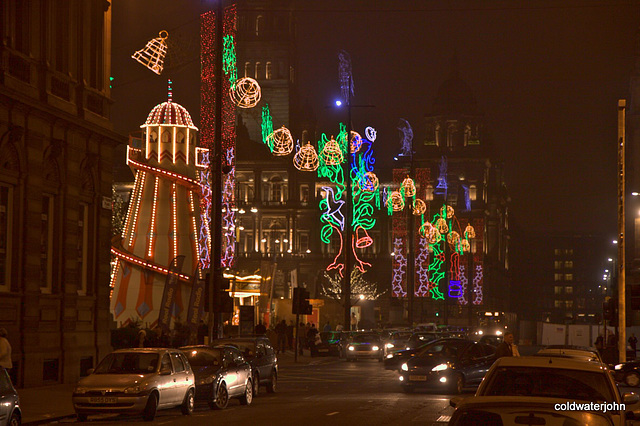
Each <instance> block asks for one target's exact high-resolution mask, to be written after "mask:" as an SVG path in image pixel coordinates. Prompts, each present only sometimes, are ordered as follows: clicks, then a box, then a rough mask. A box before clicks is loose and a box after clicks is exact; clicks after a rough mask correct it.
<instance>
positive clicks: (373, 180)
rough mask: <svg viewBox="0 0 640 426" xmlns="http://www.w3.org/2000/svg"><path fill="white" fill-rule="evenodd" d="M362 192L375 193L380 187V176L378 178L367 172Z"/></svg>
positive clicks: (363, 179)
mask: <svg viewBox="0 0 640 426" xmlns="http://www.w3.org/2000/svg"><path fill="white" fill-rule="evenodd" d="M361 185H362V190H363V191H364V192H375V191H376V190H377V189H378V186H379V185H380V182H379V181H378V176H376V174H375V173H373V172H367V173H365V174H364V176H362V182H361Z"/></svg>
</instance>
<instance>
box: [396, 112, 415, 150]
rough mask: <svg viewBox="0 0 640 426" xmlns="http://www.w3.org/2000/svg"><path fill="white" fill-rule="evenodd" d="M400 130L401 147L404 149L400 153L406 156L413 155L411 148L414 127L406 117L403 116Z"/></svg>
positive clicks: (399, 124) (399, 126)
mask: <svg viewBox="0 0 640 426" xmlns="http://www.w3.org/2000/svg"><path fill="white" fill-rule="evenodd" d="M398 130H400V133H402V136H401V138H400V149H401V150H402V153H401V154H400V155H403V156H406V157H408V156H410V155H413V152H412V149H411V144H412V142H413V129H412V128H411V124H409V122H408V121H407V120H405V119H404V118H401V119H400V122H399V123H398Z"/></svg>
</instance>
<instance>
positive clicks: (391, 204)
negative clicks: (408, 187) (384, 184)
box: [387, 191, 404, 212]
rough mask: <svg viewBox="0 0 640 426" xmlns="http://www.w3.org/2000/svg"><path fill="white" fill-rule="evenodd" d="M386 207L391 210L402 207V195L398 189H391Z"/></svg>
mask: <svg viewBox="0 0 640 426" xmlns="http://www.w3.org/2000/svg"><path fill="white" fill-rule="evenodd" d="M387 207H388V208H390V209H391V210H393V211H394V212H399V211H402V209H404V197H403V196H402V194H401V193H400V191H393V192H392V193H391V196H390V197H389V200H387Z"/></svg>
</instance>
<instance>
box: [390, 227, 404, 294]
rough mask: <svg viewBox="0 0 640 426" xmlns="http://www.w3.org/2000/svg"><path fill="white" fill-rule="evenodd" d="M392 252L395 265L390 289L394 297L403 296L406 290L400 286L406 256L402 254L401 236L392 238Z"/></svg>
mask: <svg viewBox="0 0 640 426" xmlns="http://www.w3.org/2000/svg"><path fill="white" fill-rule="evenodd" d="M393 253H394V258H395V261H394V263H395V267H394V268H393V274H392V278H391V291H392V292H393V295H394V297H405V296H406V295H407V292H406V291H404V289H403V288H402V282H403V280H404V274H405V271H406V270H407V257H406V256H405V254H404V240H403V239H402V238H394V240H393Z"/></svg>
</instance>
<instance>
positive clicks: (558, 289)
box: [553, 285, 562, 294]
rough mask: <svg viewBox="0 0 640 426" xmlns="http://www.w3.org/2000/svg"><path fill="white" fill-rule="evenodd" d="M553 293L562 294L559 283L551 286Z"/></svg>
mask: <svg viewBox="0 0 640 426" xmlns="http://www.w3.org/2000/svg"><path fill="white" fill-rule="evenodd" d="M553 293H554V294H562V286H561V285H557V286H555V287H553Z"/></svg>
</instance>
